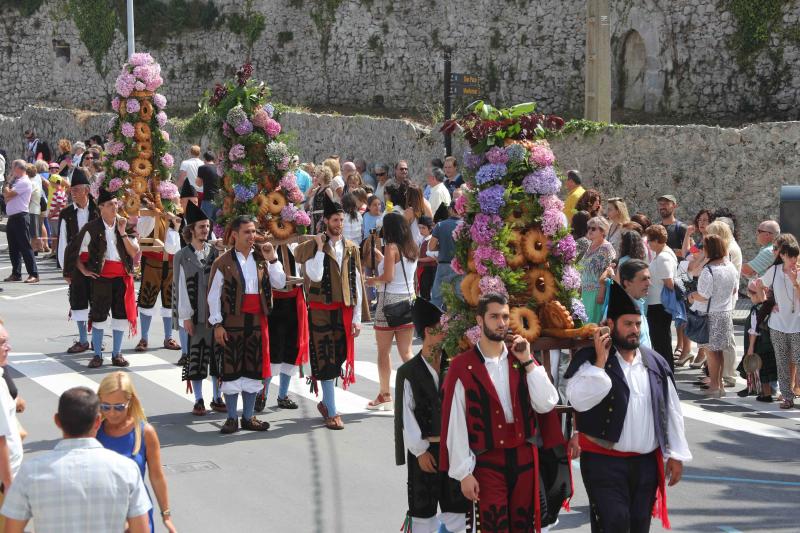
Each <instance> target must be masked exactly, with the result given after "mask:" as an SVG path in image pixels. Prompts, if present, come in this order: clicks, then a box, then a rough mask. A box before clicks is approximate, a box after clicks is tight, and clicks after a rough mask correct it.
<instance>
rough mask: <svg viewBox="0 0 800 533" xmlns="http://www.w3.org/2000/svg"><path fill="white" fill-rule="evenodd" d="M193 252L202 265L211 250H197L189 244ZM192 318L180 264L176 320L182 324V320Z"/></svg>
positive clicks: (192, 314)
mask: <svg viewBox="0 0 800 533" xmlns="http://www.w3.org/2000/svg"><path fill="white" fill-rule="evenodd" d="M189 246H191V248H192V251H193V252H194V255H195V257H197V260H198V261H200V264H204V262H205V260H206V259H207V258H208V256H209V254H210V253H211V248H208V250H206V247H205V246H203V247H202V248H200V249H199V250H197V249H196V248H195V247H194V246H192V245H191V244H190V245H189ZM193 316H194V309H193V308H192V303H191V302H190V301H189V291H188V289H187V288H186V273H185V272H184V271H183V268H181V266H180V264H179V265H178V320H180V321H181V323H183V321H184V320H189V319H190V318H192V317H193Z"/></svg>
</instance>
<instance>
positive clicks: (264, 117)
mask: <svg viewBox="0 0 800 533" xmlns="http://www.w3.org/2000/svg"><path fill="white" fill-rule="evenodd" d="M268 121H269V114H267V112H266V111H264V109H263V108H261V107H259V108H258V109H257V110H256V112H255V113H253V125H254V126H255V127H257V128H261V129H262V130H263V129H266V127H267V122H268Z"/></svg>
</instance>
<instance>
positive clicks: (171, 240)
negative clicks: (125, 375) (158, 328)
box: [135, 206, 181, 352]
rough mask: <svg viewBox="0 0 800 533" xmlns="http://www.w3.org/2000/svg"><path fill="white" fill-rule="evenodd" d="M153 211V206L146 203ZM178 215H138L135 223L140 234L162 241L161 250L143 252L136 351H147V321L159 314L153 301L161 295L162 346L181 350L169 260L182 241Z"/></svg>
mask: <svg viewBox="0 0 800 533" xmlns="http://www.w3.org/2000/svg"><path fill="white" fill-rule="evenodd" d="M149 207H150V208H151V210H152V206H149ZM180 227H181V218H180V217H178V216H175V215H173V214H172V213H169V212H165V213H163V214H162V213H154V214H152V215H140V216H139V220H138V221H137V222H136V232H137V233H138V234H139V236H148V237H152V238H153V239H158V240H159V241H161V242H163V243H164V251H163V252H156V251H150V250H145V251H143V252H142V262H141V264H142V272H141V276H142V277H141V279H142V281H141V284H140V285H139V299H138V301H137V304H138V306H139V315H140V316H141V317H142V328H141V329H142V334H141V338H140V339H139V343H138V344H137V345H136V348H135V350H136V351H137V352H144V351H145V350H147V340H148V334H149V333H150V323H151V322H152V320H153V317H154V316H156V315H157V314H158V310H157V309H156V300H157V298H158V295H159V294H161V313H160V314H161V320H162V321H163V323H164V348H166V349H168V350H180V349H181V347H180V346H179V345H178V343H177V342H175V339H173V338H172V278H173V272H172V263H173V261H174V255H175V253H176V252H177V251H178V250H180V246H181V241H180V235H179V234H178V230H179V229H180Z"/></svg>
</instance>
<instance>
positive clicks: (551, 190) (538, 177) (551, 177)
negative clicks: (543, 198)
mask: <svg viewBox="0 0 800 533" xmlns="http://www.w3.org/2000/svg"><path fill="white" fill-rule="evenodd" d="M522 187H523V188H524V189H525V192H527V193H528V194H556V193H557V192H558V191H559V190H560V189H561V180H559V179H558V176H557V175H556V171H555V169H554V168H553V167H552V166H547V167H544V168H540V169H539V170H536V171H535V172H532V173H531V174H528V175H527V176H525V179H524V180H522Z"/></svg>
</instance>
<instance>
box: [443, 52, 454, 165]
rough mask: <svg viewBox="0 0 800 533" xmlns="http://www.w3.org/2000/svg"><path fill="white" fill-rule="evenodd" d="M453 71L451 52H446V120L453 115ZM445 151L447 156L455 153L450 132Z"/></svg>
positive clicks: (446, 139) (445, 135)
mask: <svg viewBox="0 0 800 533" xmlns="http://www.w3.org/2000/svg"><path fill="white" fill-rule="evenodd" d="M451 71H452V63H451V60H450V52H445V53H444V120H445V121H448V120H450V119H451V118H452V115H453V102H452V98H453V95H452V94H451V91H450V73H451ZM444 153H445V155H446V156H449V155H452V153H453V139H452V138H451V137H450V134H449V133H445V134H444Z"/></svg>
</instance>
